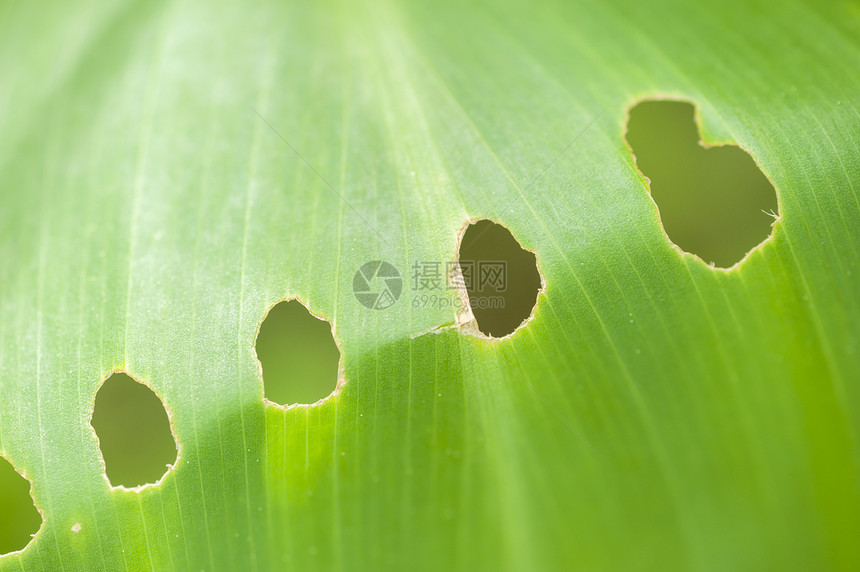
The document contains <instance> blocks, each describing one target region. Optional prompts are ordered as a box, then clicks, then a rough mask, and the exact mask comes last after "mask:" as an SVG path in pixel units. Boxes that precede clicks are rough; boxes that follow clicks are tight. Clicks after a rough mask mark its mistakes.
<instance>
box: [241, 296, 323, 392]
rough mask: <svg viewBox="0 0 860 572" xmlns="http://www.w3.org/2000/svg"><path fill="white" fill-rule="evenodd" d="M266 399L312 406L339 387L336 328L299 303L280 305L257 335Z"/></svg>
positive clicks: (274, 308) (277, 305)
mask: <svg viewBox="0 0 860 572" xmlns="http://www.w3.org/2000/svg"><path fill="white" fill-rule="evenodd" d="M256 347H257V358H258V359H259V360H260V364H261V365H262V367H263V391H264V394H265V396H266V399H268V400H269V401H271V402H272V403H275V404H278V405H293V404H311V403H316V402H317V401H319V400H320V399H323V398H325V397H327V396H329V395H330V394H331V393H332V392H333V391H334V390H335V389H336V387H337V380H338V364H339V362H340V350H338V347H337V344H336V343H335V340H334V335H333V333H332V326H331V324H330V323H328V322H326V321H325V320H323V319H322V318H318V317H316V316H314V315H313V314H311V313H310V312H309V311H308V309H307V308H305V307H304V306H303V305H302V304H301V302H299V301H298V300H288V301H286V302H280V303H278V304H276V305H275V306H274V307H273V308H272V309H271V310H269V313H268V315H267V316H266V318H265V319H264V320H263V324H262V325H261V326H260V333H259V334H258V335H257V346H256Z"/></svg>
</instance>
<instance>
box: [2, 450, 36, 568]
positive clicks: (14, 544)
mask: <svg viewBox="0 0 860 572" xmlns="http://www.w3.org/2000/svg"><path fill="white" fill-rule="evenodd" d="M41 526H42V515H41V514H39V511H38V510H37V509H36V505H35V504H34V503H33V497H31V496H30V481H28V480H27V479H25V478H24V477H23V476H21V475H20V474H18V472H17V471H16V470H15V468H14V467H13V466H12V464H11V463H10V462H9V461H7V460H6V459H5V458H3V457H0V554H7V553H9V552H17V551H18V550H23V549H24V548H25V547H26V546H27V544H28V543H29V542H30V540H31V539H32V538H33V536H35V534H36V533H37V532H38V531H39V527H41Z"/></svg>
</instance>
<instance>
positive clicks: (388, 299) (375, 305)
mask: <svg viewBox="0 0 860 572" xmlns="http://www.w3.org/2000/svg"><path fill="white" fill-rule="evenodd" d="M352 291H353V293H355V298H356V300H358V301H359V302H360V303H361V305H362V306H364V307H365V308H370V309H371V310H384V309H386V308H390V307H391V306H393V305H394V303H395V302H397V300H398V299H399V298H400V293H401V292H402V291H403V279H402V278H401V277H400V272H398V271H397V269H396V268H395V267H394V266H392V265H391V264H389V263H388V262H385V261H384V260H371V261H370V262H365V263H364V264H362V265H361V268H359V269H358V270H357V271H356V272H355V276H354V277H353V279H352Z"/></svg>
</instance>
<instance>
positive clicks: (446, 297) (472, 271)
mask: <svg viewBox="0 0 860 572" xmlns="http://www.w3.org/2000/svg"><path fill="white" fill-rule="evenodd" d="M409 278H410V279H411V280H410V282H411V284H410V285H411V288H412V292H413V296H412V307H413V308H450V307H453V308H460V307H461V306H462V305H463V298H464V297H462V296H461V295H460V294H457V293H456V292H452V291H456V290H460V291H467V292H469V297H470V298H471V299H470V304H471V306H472V308H473V309H501V308H504V306H505V299H504V297H503V296H493V295H492V294H500V293H503V292H505V291H506V290H507V282H508V268H507V262H506V261H503V260H492V261H485V260H481V261H473V260H459V261H452V262H442V261H436V260H419V261H416V262H415V263H414V264H413V265H412V267H411V273H410V275H409ZM352 290H353V292H354V293H355V297H356V299H357V300H358V301H359V302H360V303H361V305H362V306H364V307H366V308H370V309H371V310H384V309H386V308H390V307H391V306H393V305H394V303H395V302H397V300H398V299H400V295H401V294H402V292H403V279H402V278H401V276H400V272H399V271H398V270H397V268H395V267H394V266H393V265H392V264H390V263H388V262H385V261H384V260H373V261H371V262H367V263H365V264H363V265H362V266H361V268H359V269H358V271H357V272H356V273H355V277H354V278H353V280H352Z"/></svg>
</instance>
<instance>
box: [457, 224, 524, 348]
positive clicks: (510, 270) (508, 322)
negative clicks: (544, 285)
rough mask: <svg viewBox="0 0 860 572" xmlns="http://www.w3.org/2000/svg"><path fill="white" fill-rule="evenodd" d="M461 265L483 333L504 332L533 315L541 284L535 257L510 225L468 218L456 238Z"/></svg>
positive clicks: (497, 335) (514, 327)
mask: <svg viewBox="0 0 860 572" xmlns="http://www.w3.org/2000/svg"><path fill="white" fill-rule="evenodd" d="M459 265H460V271H461V272H462V279H463V283H464V286H465V289H466V292H467V294H468V295H469V305H470V306H471V308H472V313H473V314H474V316H475V321H476V322H477V323H478V329H479V330H480V331H481V332H482V333H483V334H485V335H487V336H490V337H494V338H501V337H504V336H507V335H508V334H510V333H513V331H514V330H516V329H517V328H518V327H519V326H520V325H521V324H522V323H523V322H525V321H526V320H527V319H528V317H529V316H530V315H531V313H532V310H533V309H534V307H535V303H536V302H537V295H538V292H539V291H540V288H541V278H540V273H539V272H538V269H537V258H536V257H535V255H534V253H533V252H529V251H528V250H525V249H523V247H522V246H520V243H519V242H517V239H516V238H514V236H513V235H512V234H511V232H510V231H509V230H508V229H506V228H505V227H503V226H502V225H500V224H496V223H494V222H492V221H489V220H479V221H476V222H474V223H472V224H470V225H469V226H468V227H466V230H465V232H464V233H463V238H462V240H461V241H460V259H459Z"/></svg>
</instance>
